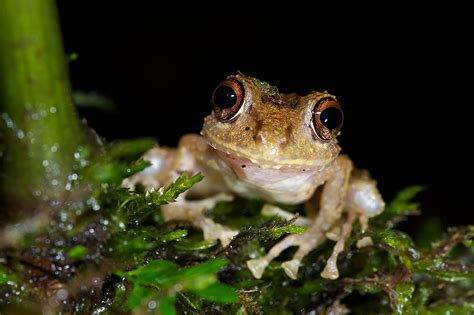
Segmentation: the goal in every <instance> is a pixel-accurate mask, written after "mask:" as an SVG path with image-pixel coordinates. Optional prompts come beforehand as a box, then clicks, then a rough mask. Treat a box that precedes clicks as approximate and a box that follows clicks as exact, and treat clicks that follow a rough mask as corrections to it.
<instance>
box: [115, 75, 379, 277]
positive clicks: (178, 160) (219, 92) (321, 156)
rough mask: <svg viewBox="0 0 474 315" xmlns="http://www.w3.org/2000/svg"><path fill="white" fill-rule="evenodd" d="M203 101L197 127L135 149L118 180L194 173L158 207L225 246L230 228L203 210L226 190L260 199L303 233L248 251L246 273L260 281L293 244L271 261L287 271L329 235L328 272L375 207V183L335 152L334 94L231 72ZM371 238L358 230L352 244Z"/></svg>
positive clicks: (332, 273) (157, 180)
mask: <svg viewBox="0 0 474 315" xmlns="http://www.w3.org/2000/svg"><path fill="white" fill-rule="evenodd" d="M210 103H211V107H212V110H211V113H210V114H209V115H208V116H206V117H205V118H204V123H203V127H202V130H201V132H200V134H186V135H184V136H183V137H182V138H181V139H180V141H179V143H178V146H177V147H176V148H170V147H160V146H156V147H154V148H152V149H151V150H149V151H148V152H146V153H145V154H144V156H143V158H144V159H145V160H148V161H149V162H150V163H151V165H150V166H149V167H148V168H147V169H145V170H143V171H142V172H140V173H138V174H135V175H133V176H132V177H130V178H127V179H125V180H124V182H123V185H124V186H125V187H128V188H129V189H134V188H135V187H136V185H141V186H143V187H144V188H145V189H156V188H158V187H162V186H164V185H167V184H169V183H171V182H172V181H174V180H176V179H177V178H178V177H179V176H180V175H181V174H183V173H184V172H188V173H192V174H194V173H202V174H203V175H204V179H203V180H202V181H201V182H199V183H197V184H196V185H195V186H193V187H192V188H191V189H190V190H188V191H186V192H185V193H183V194H181V195H180V196H179V197H178V198H177V200H176V202H174V203H170V204H167V205H164V206H162V207H161V212H162V215H163V218H164V220H165V221H171V220H186V221H189V222H191V224H193V225H194V226H195V227H197V228H199V229H201V230H202V231H203V237H204V239H206V240H218V241H219V242H220V243H221V245H222V246H227V245H228V244H229V242H230V241H231V240H232V239H233V238H234V237H235V236H236V235H237V234H238V232H239V231H237V230H233V229H231V228H229V227H226V226H224V225H221V224H219V223H217V222H215V221H214V220H212V219H211V218H209V217H208V216H207V215H206V213H207V211H208V210H210V209H212V208H213V207H214V206H215V205H216V204H217V203H218V202H223V201H232V200H233V199H234V198H236V197H241V198H246V199H259V200H263V201H264V202H265V204H264V206H263V207H262V209H261V211H262V214H264V215H266V216H277V217H281V218H283V219H293V220H294V223H295V224H298V225H301V226H303V227H304V228H305V231H304V232H303V233H300V234H289V235H287V236H286V237H284V238H283V239H282V240H280V241H279V242H277V243H276V244H275V245H274V246H273V247H272V248H271V249H269V251H268V252H267V253H266V255H265V256H262V257H258V258H253V259H249V260H248V261H247V262H246V265H247V267H248V269H249V270H250V272H251V273H252V275H253V276H254V277H255V278H257V279H260V278H261V277H262V276H263V274H264V271H265V269H266V267H267V266H268V265H269V263H270V262H271V261H272V260H274V259H276V258H277V257H278V256H279V255H280V254H281V253H282V252H283V251H284V250H286V249H287V248H289V247H293V246H296V247H298V249H297V251H296V252H295V254H294V255H293V258H292V259H291V260H289V261H285V262H283V263H282V264H281V267H282V269H283V271H284V272H285V273H286V274H287V275H288V276H289V277H290V278H291V279H297V275H298V270H299V268H300V266H301V264H302V260H303V259H304V258H305V257H306V256H307V255H308V254H309V253H310V252H311V251H312V250H314V249H316V248H318V247H319V246H321V245H322V244H323V243H324V242H326V241H327V240H331V241H334V242H335V245H334V247H333V250H332V253H331V255H330V257H329V258H328V259H327V261H326V265H325V268H324V270H322V272H321V273H320V275H321V276H322V277H323V278H326V279H337V278H338V277H339V272H338V268H337V258H338V255H339V254H340V253H341V252H342V251H343V250H344V247H345V243H346V241H347V239H348V238H349V237H350V235H351V232H352V227H353V225H354V223H355V222H356V221H357V220H358V221H359V222H360V225H361V229H362V231H364V230H366V229H367V227H368V220H369V218H371V217H374V216H376V215H378V214H380V213H381V212H382V211H383V209H384V207H385V203H384V200H383V198H382V196H381V194H380V192H379V190H378V188H377V182H376V181H375V180H374V179H373V178H372V177H371V176H370V174H369V173H368V171H367V170H361V169H358V168H355V167H354V165H353V162H352V160H351V159H350V158H349V157H348V156H347V155H346V154H342V153H341V147H340V145H339V144H338V136H339V135H340V134H341V129H342V125H343V122H344V114H343V111H342V108H341V105H340V104H339V102H338V100H337V98H336V97H335V96H334V95H331V94H329V93H328V92H327V91H324V92H318V91H311V92H310V93H308V94H307V95H303V96H300V95H298V94H297V93H280V92H279V90H278V88H277V87H275V86H272V85H270V84H268V83H266V82H263V81H260V80H258V79H256V78H253V77H250V76H247V75H244V74H242V73H240V72H239V73H237V74H233V75H229V76H228V77H227V78H225V80H224V81H222V82H221V83H220V84H218V85H217V87H216V88H215V89H214V91H213V93H212V96H211V102H210ZM282 205H300V206H301V207H302V209H303V210H304V215H299V216H298V217H297V214H294V213H292V212H288V211H285V210H284V209H283V206H282ZM371 244H372V240H371V239H370V237H365V238H364V239H363V240H360V241H359V242H358V243H357V246H361V247H362V246H368V245H371Z"/></svg>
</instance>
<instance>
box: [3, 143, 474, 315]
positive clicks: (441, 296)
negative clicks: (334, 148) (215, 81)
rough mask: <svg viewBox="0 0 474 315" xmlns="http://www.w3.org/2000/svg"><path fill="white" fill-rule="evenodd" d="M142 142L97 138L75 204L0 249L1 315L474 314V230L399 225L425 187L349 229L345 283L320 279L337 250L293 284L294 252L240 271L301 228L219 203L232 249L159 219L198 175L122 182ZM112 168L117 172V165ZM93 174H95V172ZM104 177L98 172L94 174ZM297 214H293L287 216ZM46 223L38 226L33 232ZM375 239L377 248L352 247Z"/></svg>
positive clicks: (310, 260)
mask: <svg viewBox="0 0 474 315" xmlns="http://www.w3.org/2000/svg"><path fill="white" fill-rule="evenodd" d="M149 146H150V142H149V140H147V139H145V140H136V141H130V142H116V143H109V144H107V143H103V144H102V149H101V150H102V153H101V155H99V156H95V157H94V158H91V157H88V156H87V154H85V155H84V156H83V157H84V158H83V159H82V160H80V161H79V160H78V161H77V163H78V164H80V166H79V167H78V168H77V173H78V180H77V181H76V183H75V185H74V187H73V190H72V192H73V194H72V196H74V198H71V200H70V201H69V202H67V203H65V204H64V206H63V207H59V208H57V209H58V210H56V211H53V210H52V209H47V211H48V212H47V213H48V214H49V217H50V218H51V219H50V220H49V222H47V223H46V224H45V225H44V226H42V227H41V228H38V229H35V230H31V231H29V232H28V233H24V234H22V236H21V239H20V242H18V243H16V244H15V245H18V244H20V245H21V244H23V245H24V246H14V244H12V245H10V246H8V245H6V246H3V248H2V251H1V254H0V305H1V306H0V310H2V311H9V310H12V309H20V308H19V307H20V306H21V310H22V311H24V312H26V311H27V310H25V308H27V309H29V311H35V310H38V309H43V310H44V309H45V308H47V309H52V310H54V311H55V312H76V313H94V312H95V313H97V314H115V313H119V314H127V313H131V312H141V311H147V312H152V313H153V312H156V313H161V314H175V313H189V314H198V313H211V314H212V313H218V314H265V313H268V312H269V310H272V313H274V314H295V313H308V312H311V311H314V312H316V313H325V312H326V313H327V312H330V311H331V310H334V309H336V308H347V309H349V310H351V311H352V312H353V313H354V314H368V313H369V314H370V313H394V314H469V313H472V311H473V309H474V294H473V292H474V286H473V283H474V279H473V277H474V251H473V248H472V243H473V238H474V228H473V227H472V226H461V227H455V228H450V229H448V230H447V231H443V230H442V229H440V228H430V229H429V231H431V232H430V233H426V234H418V235H417V236H416V242H414V241H413V240H412V237H411V236H410V235H408V234H407V233H405V232H403V231H400V230H397V229H396V226H397V224H398V222H401V221H404V220H406V219H408V217H409V216H410V215H414V214H419V213H420V211H419V205H418V204H417V203H416V201H415V198H416V195H417V193H418V192H420V191H421V190H422V189H424V188H422V187H419V186H414V187H408V188H406V189H404V190H402V191H401V192H400V193H399V194H398V195H397V196H396V197H395V198H394V200H393V201H392V202H391V203H389V204H388V206H387V208H386V209H385V211H384V213H383V214H382V215H381V216H379V217H376V218H373V219H372V220H371V225H370V228H369V229H368V230H367V231H365V232H364V233H362V231H361V230H360V227H359V226H358V224H356V225H355V227H354V232H353V235H352V237H351V239H350V240H349V241H348V242H347V244H346V248H345V251H344V252H343V253H342V254H341V255H340V259H339V262H338V266H339V269H340V274H341V277H340V278H339V279H337V280H333V281H331V280H326V279H322V278H321V277H320V275H319V274H320V272H321V271H322V270H323V268H324V265H325V262H326V259H327V258H328V257H329V255H330V251H331V248H332V245H333V243H332V242H327V243H326V244H324V245H323V246H321V247H320V248H318V249H316V250H314V251H313V252H312V253H311V254H310V255H309V256H308V257H306V258H305V259H304V260H303V263H302V266H301V268H300V271H299V277H298V279H296V280H291V279H290V278H288V277H287V276H286V275H285V273H284V272H283V270H282V269H281V267H280V264H281V262H282V261H285V260H286V259H288V258H289V257H291V253H292V251H294V249H290V250H288V251H285V252H284V253H283V254H282V255H281V257H280V258H279V259H278V260H276V261H274V262H272V263H271V264H270V265H269V266H268V268H267V270H266V271H265V273H264V275H263V277H262V279H259V280H256V279H254V278H253V277H252V275H251V273H250V272H249V270H248V269H247V267H246V261H247V260H248V259H250V258H255V257H260V256H262V255H264V253H265V252H266V251H267V250H268V249H269V248H270V247H271V246H272V245H274V244H275V243H276V242H277V241H279V240H280V239H281V238H282V237H284V236H285V235H287V234H289V233H302V232H303V231H304V229H302V228H300V227H297V226H295V225H294V224H293V222H294V220H290V221H285V220H281V219H276V218H272V217H266V216H264V215H262V214H261V213H260V209H261V207H262V205H263V202H262V201H259V200H245V199H241V198H240V199H237V200H235V201H233V202H222V203H219V204H217V205H216V207H215V208H214V209H213V210H211V211H210V212H209V213H208V214H209V216H210V217H212V218H213V219H214V220H216V221H218V222H220V223H222V224H226V225H229V226H232V227H234V228H238V229H239V230H240V233H239V234H238V235H237V236H236V237H235V238H234V239H233V240H232V241H231V243H230V244H229V245H228V246H227V247H222V246H221V245H220V244H219V243H217V242H211V241H204V240H203V238H202V232H201V231H199V230H198V229H196V228H194V227H193V226H191V225H190V224H189V222H184V221H172V222H164V221H163V219H162V218H161V215H160V206H161V205H164V204H166V203H170V202H174V200H176V198H177V197H178V196H179V194H181V193H183V192H184V191H186V190H187V189H189V188H190V187H192V185H194V184H196V183H197V182H199V181H200V180H201V179H202V176H201V175H200V174H196V175H194V176H190V175H189V174H183V175H182V176H181V177H179V178H178V179H177V180H176V181H175V182H174V183H173V184H171V185H169V186H167V187H163V188H161V189H157V190H155V191H152V192H148V193H144V192H141V191H139V190H138V191H134V192H132V191H128V190H127V189H125V188H123V187H121V186H120V182H121V180H122V179H123V178H125V177H127V176H129V175H130V174H132V173H134V172H137V171H139V170H141V169H143V167H145V166H146V165H147V164H146V163H143V162H141V161H140V160H138V158H139V156H140V154H141V153H142V152H143V151H144V150H146V149H147V148H148V147H149ZM117 165H119V167H117ZM92 174H94V175H92ZM97 174H101V175H100V176H96V175H97ZM294 210H295V211H296V212H298V211H297V210H298V209H294ZM40 226H41V225H40ZM366 236H370V237H371V238H372V239H373V243H374V244H373V245H371V246H368V247H364V248H357V246H356V242H357V240H359V239H360V238H362V237H366Z"/></svg>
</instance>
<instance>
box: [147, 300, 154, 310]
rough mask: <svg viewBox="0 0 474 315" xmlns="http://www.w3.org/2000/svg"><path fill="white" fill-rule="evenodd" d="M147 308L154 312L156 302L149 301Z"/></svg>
mask: <svg viewBox="0 0 474 315" xmlns="http://www.w3.org/2000/svg"><path fill="white" fill-rule="evenodd" d="M148 308H149V309H151V310H154V309H155V308H156V301H154V300H151V301H150V302H148Z"/></svg>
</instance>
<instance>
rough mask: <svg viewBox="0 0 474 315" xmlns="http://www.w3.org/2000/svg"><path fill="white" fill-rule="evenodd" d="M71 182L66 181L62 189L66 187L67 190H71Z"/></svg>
mask: <svg viewBox="0 0 474 315" xmlns="http://www.w3.org/2000/svg"><path fill="white" fill-rule="evenodd" d="M71 186H72V185H71V183H70V182H67V183H66V186H65V187H64V189H66V190H67V191H70V190H71Z"/></svg>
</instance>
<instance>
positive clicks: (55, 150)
mask: <svg viewBox="0 0 474 315" xmlns="http://www.w3.org/2000/svg"><path fill="white" fill-rule="evenodd" d="M58 148H59V144H57V143H55V144H53V145H52V146H51V152H57V151H58Z"/></svg>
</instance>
